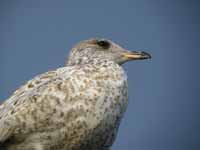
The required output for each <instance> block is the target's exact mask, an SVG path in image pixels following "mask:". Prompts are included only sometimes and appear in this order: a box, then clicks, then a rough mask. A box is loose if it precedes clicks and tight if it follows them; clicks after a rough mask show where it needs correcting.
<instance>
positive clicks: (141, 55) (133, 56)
mask: <svg viewBox="0 0 200 150" xmlns="http://www.w3.org/2000/svg"><path fill="white" fill-rule="evenodd" d="M122 55H123V57H124V58H125V59H127V60H141V59H150V58H151V55H150V54H149V53H147V52H136V51H128V52H125V53H123V54H122Z"/></svg>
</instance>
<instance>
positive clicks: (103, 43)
mask: <svg viewBox="0 0 200 150" xmlns="http://www.w3.org/2000/svg"><path fill="white" fill-rule="evenodd" d="M97 44H98V45H99V46H101V47H102V48H104V49H108V48H109V47H110V42H109V41H106V40H99V41H97Z"/></svg>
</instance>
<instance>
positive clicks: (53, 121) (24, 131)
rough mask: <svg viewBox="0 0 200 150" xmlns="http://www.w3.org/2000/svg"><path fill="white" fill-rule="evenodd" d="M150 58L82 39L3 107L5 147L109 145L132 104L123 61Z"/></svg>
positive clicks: (94, 149) (41, 149)
mask: <svg viewBox="0 0 200 150" xmlns="http://www.w3.org/2000/svg"><path fill="white" fill-rule="evenodd" d="M148 58H150V55H149V54H148V53H146V52H135V51H128V50H125V49H123V48H122V47H120V46H119V45H117V44H115V43H114V42H112V41H110V40H105V39H90V40H85V41H82V42H80V43H78V44H77V45H76V46H75V47H74V48H73V49H72V50H71V52H70V55H69V57H68V60H67V63H66V65H65V67H63V68H58V69H57V70H55V71H49V72H46V73H44V74H41V75H38V76H36V77H35V78H33V79H32V80H30V81H28V82H27V83H26V84H25V85H23V86H22V87H20V88H19V89H18V90H16V91H15V92H14V93H13V94H12V95H11V97H10V98H9V99H7V100H6V101H5V102H4V103H3V104H2V105H1V106H0V143H1V144H0V149H1V150H2V149H4V150H109V149H110V148H111V146H112V144H113V142H114V140H115V137H116V134H117V130H118V127H119V124H120V120H121V118H122V116H123V114H124V112H125V110H126V107H127V99H128V98H127V97H128V96H127V77H126V74H125V72H124V70H123V68H122V66H121V65H122V64H123V63H125V62H126V61H129V60H138V59H148Z"/></svg>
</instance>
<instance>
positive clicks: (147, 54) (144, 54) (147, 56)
mask: <svg viewBox="0 0 200 150" xmlns="http://www.w3.org/2000/svg"><path fill="white" fill-rule="evenodd" d="M141 53H142V55H143V57H144V59H151V58H152V57H151V55H150V54H149V53H147V52H144V51H143V52H141Z"/></svg>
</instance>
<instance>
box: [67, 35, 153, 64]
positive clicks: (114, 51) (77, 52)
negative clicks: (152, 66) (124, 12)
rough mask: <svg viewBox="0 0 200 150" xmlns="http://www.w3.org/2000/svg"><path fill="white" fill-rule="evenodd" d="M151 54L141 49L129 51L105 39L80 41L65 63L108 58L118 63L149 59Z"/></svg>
mask: <svg viewBox="0 0 200 150" xmlns="http://www.w3.org/2000/svg"><path fill="white" fill-rule="evenodd" d="M150 58H151V55H150V54H148V53H147V52H143V51H129V50H126V49H124V48H122V47H121V46H119V45H118V44H116V43H114V42H112V41H110V40H106V39H90V40H85V41H81V42H80V43H78V44H77V45H76V46H75V47H74V48H72V50H71V52H70V55H69V57H68V60H67V65H80V64H87V63H90V62H94V61H98V60H109V61H113V62H115V63H117V64H119V65H121V64H123V63H125V62H127V61H130V60H142V59H150Z"/></svg>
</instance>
